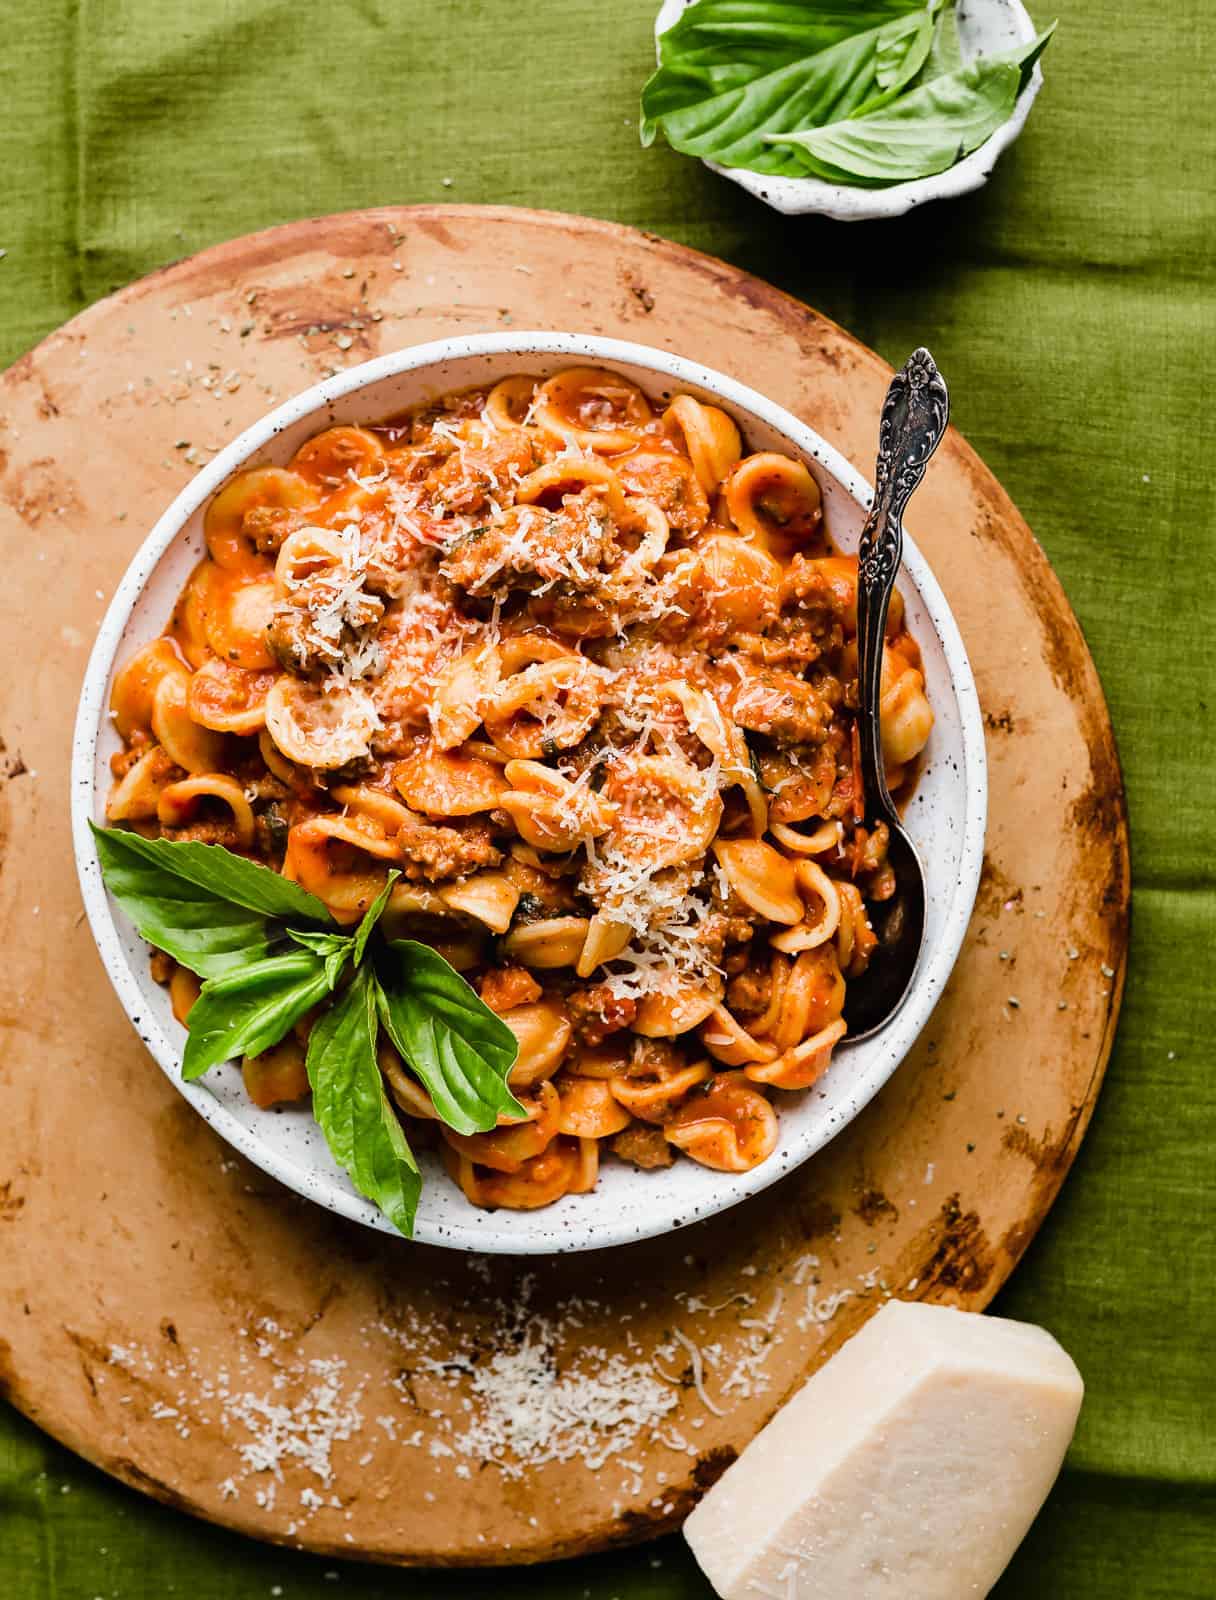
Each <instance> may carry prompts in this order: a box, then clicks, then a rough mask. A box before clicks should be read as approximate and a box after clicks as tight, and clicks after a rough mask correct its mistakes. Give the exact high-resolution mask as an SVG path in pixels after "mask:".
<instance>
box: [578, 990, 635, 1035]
mask: <svg viewBox="0 0 1216 1600" xmlns="http://www.w3.org/2000/svg"><path fill="white" fill-rule="evenodd" d="M566 1011H567V1013H568V1015H569V1017H570V1021H571V1023H572V1024H573V1026H574V1031H575V1033H576V1034H577V1035H578V1036H579V1038H580V1039H582V1041H583V1043H584V1044H588V1045H597V1044H602V1043H603V1042H604V1040H605V1039H606V1038H607V1037H608V1035H609V1034H611V1033H619V1032H620V1030H621V1029H622V1028H627V1027H628V1026H629V1025H630V1023H631V1022H632V1021H633V1019H634V1018H635V1017H636V1016H637V1014H638V1004H637V1001H636V1000H626V999H622V998H621V997H620V996H618V995H614V994H613V993H612V990H611V989H610V988H609V986H608V985H607V984H606V983H597V984H593V985H592V986H591V988H589V989H572V990H571V991H570V993H569V994H568V995H567V996H566Z"/></svg>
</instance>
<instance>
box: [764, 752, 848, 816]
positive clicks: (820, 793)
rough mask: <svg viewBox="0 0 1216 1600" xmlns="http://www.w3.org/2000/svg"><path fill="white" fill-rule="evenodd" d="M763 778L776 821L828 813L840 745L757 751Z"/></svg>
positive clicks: (770, 811) (770, 808) (834, 783)
mask: <svg viewBox="0 0 1216 1600" xmlns="http://www.w3.org/2000/svg"><path fill="white" fill-rule="evenodd" d="M756 765H757V766H758V767H759V769H760V782H761V783H762V784H763V785H764V787H765V789H766V790H768V800H769V815H770V817H771V818H772V820H773V821H774V822H786V823H790V822H805V821H806V819H807V818H808V817H823V816H827V815H828V809H829V806H830V804H831V801H832V793H833V790H834V788H835V786H836V782H837V777H838V769H837V746H836V744H835V742H833V741H828V742H826V743H824V744H822V745H808V746H805V747H801V748H800V747H798V746H796V745H795V746H792V747H790V748H789V749H787V750H772V749H760V750H757V751H756Z"/></svg>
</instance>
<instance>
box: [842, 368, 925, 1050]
mask: <svg viewBox="0 0 1216 1600" xmlns="http://www.w3.org/2000/svg"><path fill="white" fill-rule="evenodd" d="M949 416H950V396H949V393H948V392H947V389H946V383H945V380H944V378H943V377H942V375H941V373H940V372H939V371H938V370H937V366H936V364H935V363H934V360H933V357H932V356H931V355H930V354H929V352H928V351H927V350H925V349H920V350H914V351H913V352H912V354H911V356H909V358H908V361H907V363H906V365H905V366H904V368H903V370H902V371H901V372H897V373H896V374H895V376H894V378H892V380H891V387H890V388H889V389H888V390H887V398H886V399H885V400H884V401H883V407H882V419H881V421H880V423H879V429H878V463H877V466H876V467H875V471H874V503H873V505H872V506H871V507H870V515H869V516H868V517H867V518H866V525H865V527H864V528H863V529H862V534H861V544H860V545H859V547H858V552H857V559H858V566H857V656H858V667H857V675H858V686H859V696H860V708H859V710H858V713H857V726H858V735H859V743H860V747H861V748H860V754H861V779H862V794H863V807H864V817H865V825H866V827H867V828H873V827H874V826H875V825H876V824H877V823H880V822H884V823H886V825H887V827H888V829H889V830H890V835H891V838H890V845H889V847H888V851H887V859H888V861H889V862H890V865H891V870H892V872H893V873H894V874H895V893H894V894H893V895H892V896H891V898H890V899H889V900H884V901H881V902H877V903H875V904H873V905H871V907H870V923H871V926H872V927H873V929H874V932H875V933H876V934H877V935H878V946H877V948H876V949H875V951H874V953H873V956H872V957H871V960H870V964H869V966H868V967H867V968H866V970H865V972H864V973H863V974H862V975H861V977H859V978H850V979H849V981H848V984H847V987H846V989H845V1002H844V1019H845V1022H846V1023H847V1025H848V1030H849V1031H848V1033H847V1035H846V1036H845V1039H844V1040H843V1041H842V1042H843V1043H845V1044H855V1043H857V1042H858V1040H861V1039H868V1038H869V1037H870V1036H871V1035H872V1034H875V1033H877V1032H878V1031H879V1029H880V1028H884V1027H885V1026H886V1025H887V1023H888V1022H890V1020H891V1018H892V1017H893V1016H894V1015H895V1013H896V1012H897V1011H898V1010H899V1008H900V1006H902V1005H903V1003H904V1001H905V1000H906V999H907V997H908V992H909V990H910V989H911V987H912V978H913V975H914V974H915V971H916V964H917V960H918V959H919V956H920V948H921V944H922V943H923V941H924V936H925V869H924V867H923V866H922V865H921V860H920V857H919V856H918V855H917V853H916V847H915V846H914V845H913V843H912V841H911V839H910V838H909V837H908V835H907V833H906V832H905V831H904V826H903V823H902V822H901V821H900V818H899V812H898V811H897V810H896V809H895V802H894V801H893V800H892V799H891V795H890V792H889V791H888V789H887V780H886V775H885V772H884V768H883V759H882V730H881V727H880V724H879V702H880V699H881V694H880V683H881V675H882V652H883V634H884V631H885V629H886V625H887V607H888V605H889V604H890V601H891V591H892V590H893V589H894V587H895V578H896V574H897V573H898V572H899V561H900V556H901V555H902V553H903V544H904V530H903V514H904V511H905V509H906V508H907V504H908V501H909V500H910V499H911V497H912V492H913V490H914V489H915V488H916V487H917V485H918V484H919V483H920V481H921V479H922V478H923V477H924V475H925V468H926V467H927V466H928V464H929V458H930V456H931V455H932V454H933V452H934V451H935V450H936V449H937V447H938V445H939V444H940V443H941V441H942V435H943V434H944V433H945V431H946V423H947V421H948V419H949Z"/></svg>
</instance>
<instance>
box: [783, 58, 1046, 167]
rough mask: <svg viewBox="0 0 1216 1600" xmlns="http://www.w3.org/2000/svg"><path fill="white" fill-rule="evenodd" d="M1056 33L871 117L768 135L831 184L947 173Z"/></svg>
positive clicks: (1000, 114) (998, 118)
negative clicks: (794, 150) (1027, 64)
mask: <svg viewBox="0 0 1216 1600" xmlns="http://www.w3.org/2000/svg"><path fill="white" fill-rule="evenodd" d="M1050 33H1051V30H1050V29H1049V30H1048V32H1047V33H1046V34H1044V35H1042V36H1041V38H1040V39H1038V40H1036V41H1035V43H1034V45H1033V46H1031V47H1030V49H1029V50H1028V51H1027V52H1026V53H1025V54H1024V55H1023V56H1020V57H1016V58H1010V57H1000V58H997V57H985V58H982V59H981V60H979V61H975V62H973V63H972V64H971V65H970V66H966V67H962V68H961V69H960V70H959V71H957V72H951V73H947V74H945V75H944V76H943V77H940V78H933V79H932V80H930V81H929V82H928V83H923V84H922V85H921V86H920V87H919V88H917V89H912V90H910V91H909V93H907V94H906V95H903V96H901V97H900V98H899V99H898V100H896V101H895V102H894V103H893V104H891V105H889V106H886V107H884V108H883V109H882V110H879V111H874V112H871V113H870V114H869V115H868V116H863V117H858V118H856V119H855V120H853V121H847V122H837V123H835V124H833V125H831V126H829V127H820V128H812V129H809V130H808V131H807V132H805V133H796V134H769V135H766V137H767V138H770V139H773V140H776V141H777V142H779V143H781V144H783V145H792V146H796V147H797V149H798V151H799V152H800V154H801V155H802V156H803V158H804V159H805V161H806V165H807V168H808V170H809V171H811V172H813V173H814V174H815V175H816V176H818V177H822V178H826V179H828V180H829V181H831V182H845V183H856V184H864V185H872V186H879V185H883V184H889V183H903V182H906V181H907V180H909V179H912V178H924V177H928V176H930V175H931V174H932V173H935V172H942V171H944V170H945V169H946V168H947V167H951V166H953V165H954V163H955V162H956V161H960V160H961V159H962V158H963V156H965V155H967V154H968V153H969V152H970V151H972V150H976V149H978V148H979V146H980V145H982V144H983V143H984V141H985V140H986V139H988V138H990V137H991V136H992V134H994V133H995V132H996V130H997V129H998V128H999V127H1000V126H1001V124H1002V123H1004V122H1007V121H1008V119H1009V117H1010V116H1011V115H1012V113H1013V107H1014V104H1015V102H1016V101H1017V97H1018V94H1019V93H1020V92H1021V87H1022V83H1023V73H1024V72H1025V71H1026V70H1027V69H1026V67H1025V64H1024V63H1025V61H1026V60H1027V59H1029V60H1030V62H1031V64H1033V61H1034V60H1035V59H1037V56H1038V54H1039V52H1040V51H1041V50H1042V48H1043V46H1044V45H1045V44H1046V42H1047V39H1048V38H1049V37H1050Z"/></svg>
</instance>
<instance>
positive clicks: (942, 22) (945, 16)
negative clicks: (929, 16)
mask: <svg viewBox="0 0 1216 1600" xmlns="http://www.w3.org/2000/svg"><path fill="white" fill-rule="evenodd" d="M962 65H963V46H962V42H961V40H960V39H959V36H958V11H957V10H956V8H955V6H954V3H953V0H950V4H948V5H946V6H944V7H942V8H939V10H938V13H937V18H936V21H935V22H934V25H933V42H932V43H931V44H930V46H929V56H928V59H927V60H926V62H925V71H924V81H925V82H928V81H929V80H930V79H931V78H941V77H944V76H945V75H946V73H948V72H957V71H958V70H959V68H960V67H961V66H962Z"/></svg>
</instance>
